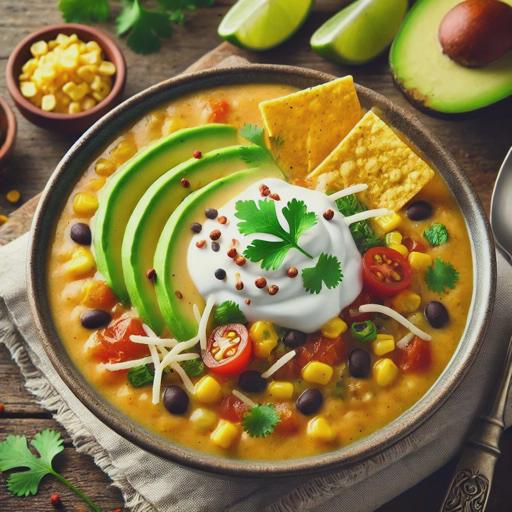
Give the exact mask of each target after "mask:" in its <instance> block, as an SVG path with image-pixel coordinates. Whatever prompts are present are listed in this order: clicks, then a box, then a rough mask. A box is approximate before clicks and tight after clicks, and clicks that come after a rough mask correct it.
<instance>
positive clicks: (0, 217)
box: [0, 214, 9, 226]
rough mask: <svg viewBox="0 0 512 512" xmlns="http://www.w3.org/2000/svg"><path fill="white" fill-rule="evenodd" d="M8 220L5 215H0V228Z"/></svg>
mask: <svg viewBox="0 0 512 512" xmlns="http://www.w3.org/2000/svg"><path fill="white" fill-rule="evenodd" d="M8 220H9V217H7V215H3V214H0V226H3V225H4V224H5V223H6V222H7V221H8Z"/></svg>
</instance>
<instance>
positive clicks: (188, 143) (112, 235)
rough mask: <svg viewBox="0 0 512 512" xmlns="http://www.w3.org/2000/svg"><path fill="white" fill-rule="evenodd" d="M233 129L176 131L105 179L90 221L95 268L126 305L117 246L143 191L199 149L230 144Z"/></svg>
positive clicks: (214, 126)
mask: <svg viewBox="0 0 512 512" xmlns="http://www.w3.org/2000/svg"><path fill="white" fill-rule="evenodd" d="M237 140H238V135H237V130H236V128H234V127H233V126H229V125H223V124H207V125H203V126H199V127H195V128H185V129H183V130H179V131H177V132H175V133H173V134H171V135H169V136H168V137H166V138H164V139H163V140H160V141H158V142H157V143H156V144H153V145H152V146H150V147H149V148H147V149H145V150H144V151H143V152H141V153H138V154H137V155H135V156H134V157H133V158H132V159H131V160H129V161H128V162H127V163H126V164H125V165H124V166H123V167H122V168H121V169H119V170H118V171H117V172H116V173H114V174H113V175H112V176H111V177H110V178H109V180H108V182H107V185H106V187H104V189H103V190H102V191H101V192H100V194H99V203H100V206H99V208H98V211H97V212H96V215H95V216H94V218H93V220H92V234H93V249H94V255H95V258H96V265H97V268H98V271H99V272H100V274H102V276H103V277H104V278H105V279H106V281H107V283H108V285H109V286H110V287H111V288H112V290H113V292H114V293H115V294H116V296H117V297H118V298H119V299H120V300H121V302H123V303H124V304H129V296H128V292H127V290H126V286H125V282H124V276H123V271H122V263H121V246H122V240H123V235H124V231H125V228H126V224H127V222H128V219H129V217H130V215H131V213H132V211H133V209H134V208H135V206H136V204H137V202H138V201H139V199H140V198H141V196H142V194H143V193H144V191H145V190H146V189H147V188H148V187H149V186H150V185H151V184H152V183H153V182H154V181H155V180H156V179H157V178H158V177H159V176H161V175H162V174H163V173H164V172H166V171H168V170H169V169H170V168H172V167H174V166H175V165H177V164H179V163H181V162H183V161H184V160H187V159H188V158H189V157H190V155H192V153H193V152H194V151H195V150H201V151H203V152H207V151H210V150H212V149H215V148H218V147H223V146H231V145H233V144H236V143H237Z"/></svg>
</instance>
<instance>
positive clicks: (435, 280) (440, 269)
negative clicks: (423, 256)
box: [425, 258, 459, 293]
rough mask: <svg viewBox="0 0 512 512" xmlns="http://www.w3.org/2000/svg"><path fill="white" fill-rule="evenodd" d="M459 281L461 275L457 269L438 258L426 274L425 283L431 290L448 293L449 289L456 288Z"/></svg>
mask: <svg viewBox="0 0 512 512" xmlns="http://www.w3.org/2000/svg"><path fill="white" fill-rule="evenodd" d="M458 281H459V273H458V272H457V270H456V269H455V267H454V266H453V265H452V264H451V263H448V262H447V261H443V260H442V259H441V258H436V259H435V260H434V262H433V263H432V265H431V266H430V267H429V268H427V270H426V272H425V282H426V284H427V286H428V288H429V289H430V290H432V291H433V292H436V293H446V292H447V291H448V289H450V290H451V289H453V288H455V286H456V284H457V283H458Z"/></svg>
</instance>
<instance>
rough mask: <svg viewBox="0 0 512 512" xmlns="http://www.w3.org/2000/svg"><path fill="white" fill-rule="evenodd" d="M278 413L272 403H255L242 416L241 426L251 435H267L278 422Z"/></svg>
mask: <svg viewBox="0 0 512 512" xmlns="http://www.w3.org/2000/svg"><path fill="white" fill-rule="evenodd" d="M279 421H280V418H279V414H278V413H277V411H276V408H275V407H274V405H272V404H261V405H255V406H254V407H252V408H251V409H250V410H249V411H248V412H246V413H245V414H244V417H243V418H242V427H243V429H244V430H245V431H246V432H247V433H248V434H249V435H250V436H251V437H267V436H268V435H270V434H272V432H274V430H275V428H276V425H277V424H278V423H279Z"/></svg>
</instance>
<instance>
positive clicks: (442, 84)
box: [390, 0, 512, 114]
mask: <svg viewBox="0 0 512 512" xmlns="http://www.w3.org/2000/svg"><path fill="white" fill-rule="evenodd" d="M504 1H505V2H506V3H508V4H510V5H512V0H504ZM459 2H460V0H444V1H442V2H440V1H439V0H420V1H418V2H416V3H415V4H414V7H413V8H412V9H411V10H410V11H409V13H408V15H407V16H406V18H405V20H404V23H403V24H402V27H401V28H400V31H399V32H398V34H397V36H396V38H395V41H394V42H393V45H392V47H391V52H390V65H391V70H392V72H393V77H394V79H395V82H396V83H397V84H398V86H399V87H400V88H401V89H402V90H403V92H404V93H405V95H406V96H407V97H408V98H409V99H410V100H412V101H413V102H414V103H417V104H419V105H420V106H421V107H423V108H426V109H430V110H435V111H437V112H442V113H447V114H454V113H462V112H470V111H472V110H477V109H479V108H482V107H486V106H488V105H491V104H492V103H496V102H497V101H500V100H502V99H504V98H506V97H507V96H510V95H512V51H509V52H508V53H507V54H505V55H504V56H503V57H501V58H500V59H498V60H496V61H494V62H493V63H491V64H489V65H488V66H485V67H481V68H467V67H464V66H461V65H459V64H457V63H455V62H454V61H452V60H451V59H450V58H449V57H447V56H446V55H444V54H443V52H442V49H441V45H440V43H439V40H438V30H439V25H440V24H441V20H442V19H443V18H444V16H445V15H446V13H447V12H448V11H450V10H451V9H452V8H453V7H455V5H457V4H458V3H459Z"/></svg>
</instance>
